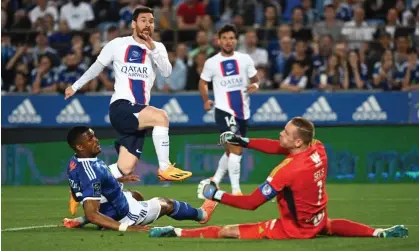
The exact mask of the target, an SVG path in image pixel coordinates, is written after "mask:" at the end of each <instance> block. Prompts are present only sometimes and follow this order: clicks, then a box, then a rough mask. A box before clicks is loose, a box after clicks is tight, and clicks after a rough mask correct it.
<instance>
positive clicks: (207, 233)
mask: <svg viewBox="0 0 419 251" xmlns="http://www.w3.org/2000/svg"><path fill="white" fill-rule="evenodd" d="M278 221H279V220H278ZM275 223H276V220H270V221H266V222H259V223H254V224H240V225H227V226H208V227H203V228H195V229H182V228H175V227H172V226H167V227H155V228H153V229H151V231H150V233H149V235H150V237H182V238H233V239H276V240H280V239H308V238H313V237H315V236H316V235H313V236H310V235H301V236H289V235H288V234H287V232H286V231H283V228H282V226H281V225H280V224H275ZM318 234H320V235H323V234H325V235H333V236H342V237H371V238H374V237H375V238H405V237H408V230H407V228H405V227H404V226H403V225H396V226H393V227H390V228H386V229H382V228H372V227H370V226H367V225H364V224H361V223H357V222H353V221H350V220H346V219H335V220H332V219H328V222H327V224H326V226H325V227H323V229H322V230H321V231H319V233H318Z"/></svg>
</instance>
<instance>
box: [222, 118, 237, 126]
mask: <svg viewBox="0 0 419 251" xmlns="http://www.w3.org/2000/svg"><path fill="white" fill-rule="evenodd" d="M224 118H225V120H226V123H227V126H228V127H230V126H233V125H236V119H235V118H234V116H231V117H230V118H228V116H225V117H224Z"/></svg>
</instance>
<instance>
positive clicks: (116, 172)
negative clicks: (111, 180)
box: [108, 163, 124, 179]
mask: <svg viewBox="0 0 419 251" xmlns="http://www.w3.org/2000/svg"><path fill="white" fill-rule="evenodd" d="M108 167H109V170H110V171H111V173H112V175H113V177H115V179H119V178H121V177H122V176H124V174H123V173H122V172H121V170H119V168H118V164H117V163H113V164H112V165H109V166H108Z"/></svg>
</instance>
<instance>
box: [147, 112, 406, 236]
mask: <svg viewBox="0 0 419 251" xmlns="http://www.w3.org/2000/svg"><path fill="white" fill-rule="evenodd" d="M313 136H314V125H313V124H312V123H311V122H310V121H308V120H306V119H304V118H301V117H295V118H293V119H292V120H291V121H290V122H288V123H287V125H286V126H285V129H284V130H283V131H282V132H281V133H280V137H279V140H270V139H253V138H252V139H249V138H243V137H240V136H237V135H234V133H231V132H225V133H223V134H221V136H220V143H221V144H226V143H230V144H236V145H240V146H242V147H246V148H250V149H254V150H258V151H261V152H265V153H269V154H282V155H286V158H285V159H284V160H283V161H282V162H281V163H280V164H279V165H278V166H276V167H275V168H274V169H273V170H272V171H271V173H270V174H269V176H268V178H267V179H266V181H265V182H263V183H262V184H261V185H260V186H259V187H257V188H256V189H255V190H254V191H253V192H252V193H251V194H249V195H232V194H229V193H227V192H224V191H221V190H218V188H217V186H216V185H215V183H213V182H211V181H210V180H204V181H202V182H201V183H200V184H199V186H198V197H199V198H201V199H209V200H214V201H217V202H220V203H221V204H225V205H229V206H231V207H235V208H239V209H244V210H255V209H257V208H258V207H259V206H261V205H263V204H264V203H266V202H267V201H270V200H271V199H273V198H274V197H276V198H277V203H278V209H279V214H280V215H281V217H279V218H277V219H272V220H267V221H263V222H258V223H252V224H239V225H227V226H224V227H220V226H210V227H204V228H197V229H181V228H174V227H172V226H168V227H160V228H153V229H151V231H150V233H149V234H150V237H171V236H177V237H196V238H199V237H204V238H237V239H265V238H267V239H308V238H314V237H316V236H317V235H319V234H324V235H337V236H347V237H381V238H389V237H407V236H408V231H407V229H406V228H405V227H404V226H403V225H396V226H393V227H391V228H387V229H374V228H372V227H370V226H366V225H363V224H360V223H356V222H353V221H349V220H346V219H329V218H328V213H327V202H328V196H327V193H326V176H327V155H326V150H325V147H324V145H323V144H322V143H321V142H320V141H318V140H315V139H313Z"/></svg>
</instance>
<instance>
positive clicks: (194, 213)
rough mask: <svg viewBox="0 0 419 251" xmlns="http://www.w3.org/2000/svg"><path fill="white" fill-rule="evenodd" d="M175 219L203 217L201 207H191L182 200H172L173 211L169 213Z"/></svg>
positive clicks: (198, 218) (198, 219)
mask: <svg viewBox="0 0 419 251" xmlns="http://www.w3.org/2000/svg"><path fill="white" fill-rule="evenodd" d="M169 217H170V218H172V219H175V220H196V221H200V220H202V219H203V212H202V210H201V209H197V208H193V207H192V206H191V205H189V204H188V203H186V202H184V201H177V200H173V213H171V214H170V215H169Z"/></svg>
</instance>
